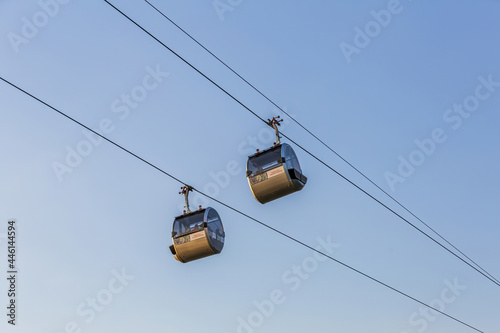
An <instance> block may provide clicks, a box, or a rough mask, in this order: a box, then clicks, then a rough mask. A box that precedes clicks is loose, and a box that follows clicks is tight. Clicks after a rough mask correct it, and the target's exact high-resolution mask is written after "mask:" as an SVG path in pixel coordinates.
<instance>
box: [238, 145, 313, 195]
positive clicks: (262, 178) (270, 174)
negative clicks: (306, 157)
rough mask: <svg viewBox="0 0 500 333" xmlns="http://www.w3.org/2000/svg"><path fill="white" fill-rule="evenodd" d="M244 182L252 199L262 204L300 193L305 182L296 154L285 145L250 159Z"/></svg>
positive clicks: (257, 154)
mask: <svg viewBox="0 0 500 333" xmlns="http://www.w3.org/2000/svg"><path fill="white" fill-rule="evenodd" d="M247 179H248V185H249V186H250V189H251V190H252V193H253V196H254V197H255V199H257V201H258V202H260V203H262V204H264V203H266V202H269V201H272V200H275V199H278V198H281V197H283V196H285V195H288V194H290V193H293V192H297V191H300V190H301V189H302V188H303V187H304V185H305V184H306V182H307V177H306V176H304V175H303V174H302V169H301V168H300V165H299V160H298V159H297V156H296V155H295V152H294V151H293V149H292V147H291V146H290V145H288V144H286V143H283V144H278V145H275V146H274V147H272V148H269V149H267V150H263V151H261V152H259V151H257V153H256V154H254V155H252V156H249V157H248V162H247Z"/></svg>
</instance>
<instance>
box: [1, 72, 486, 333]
mask: <svg viewBox="0 0 500 333" xmlns="http://www.w3.org/2000/svg"><path fill="white" fill-rule="evenodd" d="M0 80H2V81H3V82H5V83H7V84H8V85H10V86H11V87H13V88H15V89H17V90H18V91H20V92H22V93H24V94H25V95H27V96H29V97H31V98H32V99H34V100H36V101H38V102H39V103H41V104H43V105H45V106H46V107H48V108H49V109H51V110H53V111H55V112H57V113H58V114H60V115H61V116H63V117H65V118H67V119H69V120H71V121H72V122H74V123H76V124H77V125H79V126H81V127H83V128H85V129H86V130H88V131H90V132H92V133H94V134H95V135H97V136H99V137H101V138H102V139H104V140H105V141H107V142H109V143H110V144H112V145H113V146H115V147H117V148H119V149H121V150H122V151H124V152H126V153H127V154H129V155H131V156H133V157H135V158H137V159H138V160H140V161H142V162H144V163H145V164H147V165H149V166H150V167H152V168H154V169H156V170H157V171H159V172H161V173H162V174H164V175H166V176H168V177H170V178H171V179H173V180H175V181H177V182H178V183H180V184H182V185H185V184H187V183H186V182H184V181H182V180H181V179H179V178H177V177H175V176H174V175H172V174H170V173H168V172H167V171H165V170H163V169H162V168H160V167H158V166H157V165H155V164H153V163H151V162H149V161H147V160H146V159H144V158H142V157H140V156H139V155H137V154H135V153H133V152H132V151H130V150H128V149H127V148H125V147H123V146H121V145H120V144H118V143H116V142H114V141H113V140H111V139H108V138H107V137H106V136H104V135H102V134H100V133H98V132H97V131H95V130H93V129H92V128H90V127H88V126H87V125H85V124H83V123H82V122H80V121H78V120H76V119H75V118H73V117H71V116H69V115H68V114H66V113H64V112H62V111H60V110H59V109H57V108H55V107H54V106H52V105H51V104H49V103H47V102H45V101H43V100H42V99H40V98H38V97H36V96H35V95H33V94H31V93H29V92H28V91H26V90H24V89H22V88H20V87H19V86H17V85H15V84H14V83H12V82H10V81H8V80H7V79H4V78H3V77H1V76H0ZM190 188H191V189H192V190H193V191H196V192H198V193H199V194H201V195H203V196H205V197H206V198H208V199H210V200H213V201H215V202H217V203H219V204H220V205H222V206H224V207H226V208H228V209H230V210H232V211H234V212H236V213H238V214H239V215H241V216H244V217H246V218H247V219H249V220H251V221H254V222H256V223H258V224H260V225H261V226H263V227H265V228H267V229H269V230H271V231H273V232H275V233H277V234H279V235H281V236H283V237H286V238H288V239H289V240H291V241H293V242H295V243H297V244H299V245H302V246H303V247H305V248H308V249H309V250H312V251H314V252H316V253H318V254H320V255H323V256H325V257H326V258H328V259H330V260H332V261H334V262H336V263H338V264H340V265H342V266H344V267H345V268H348V269H349V270H351V271H354V272H356V273H358V274H360V275H362V276H364V277H366V278H368V279H370V280H372V281H374V282H376V283H377V284H379V285H382V286H384V287H386V288H388V289H390V290H392V291H394V292H396V293H398V294H400V295H402V296H404V297H406V298H409V299H411V300H412V301H414V302H416V303H419V304H420V305H423V306H425V307H427V308H429V309H432V310H434V311H436V312H438V313H440V314H442V315H444V316H446V317H448V318H450V319H452V320H454V321H456V322H458V323H460V324H462V325H464V326H467V327H469V328H470V329H472V330H474V331H477V332H480V333H485V332H484V331H481V330H479V329H478V328H476V327H474V326H472V325H470V324H468V323H466V322H464V321H462V320H460V319H458V318H456V317H454V316H452V315H449V314H447V313H445V312H443V311H441V310H439V309H436V308H435V307H433V306H431V305H427V304H426V303H424V302H423V301H420V300H419V299H417V298H415V297H413V296H411V295H409V294H407V293H405V292H403V291H401V290H399V289H397V288H395V287H392V286H390V285H389V284H387V283H384V282H382V281H380V280H378V279H376V278H374V277H372V276H371V275H369V274H367V273H364V272H362V271H360V270H359V269H356V268H354V267H352V266H350V265H348V264H346V263H344V262H342V261H340V260H338V259H335V258H334V257H332V256H330V255H328V254H326V253H324V252H322V251H320V250H317V249H315V248H314V247H312V246H311V245H308V244H306V243H304V242H303V241H301V240H299V239H297V238H295V237H293V236H290V235H288V234H286V233H285V232H283V231H280V230H278V229H276V228H274V227H272V226H270V225H269V224H266V223H264V222H262V221H260V220H258V219H256V218H254V217H252V216H250V215H248V214H247V213H244V212H243V211H241V210H239V209H237V208H234V207H232V206H231V205H229V204H226V203H224V202H222V201H220V200H218V199H216V198H214V197H212V196H210V195H208V194H206V193H204V192H202V191H200V190H198V189H196V188H194V187H191V186H190Z"/></svg>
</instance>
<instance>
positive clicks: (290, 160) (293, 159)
mask: <svg viewBox="0 0 500 333" xmlns="http://www.w3.org/2000/svg"><path fill="white" fill-rule="evenodd" d="M285 162H286V167H287V169H295V170H297V171H298V172H300V173H302V170H301V169H300V165H299V160H298V159H297V155H295V152H294V151H293V149H292V147H290V146H289V145H286V146H285Z"/></svg>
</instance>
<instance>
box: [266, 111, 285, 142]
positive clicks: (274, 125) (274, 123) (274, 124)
mask: <svg viewBox="0 0 500 333" xmlns="http://www.w3.org/2000/svg"><path fill="white" fill-rule="evenodd" d="M278 119H280V116H277V117H273V119H268V120H267V124H268V125H269V126H271V127H272V128H273V129H274V131H275V132H276V145H279V144H280V138H281V137H280V132H279V131H278V126H281V124H280V123H281V122H282V121H283V119H280V120H278Z"/></svg>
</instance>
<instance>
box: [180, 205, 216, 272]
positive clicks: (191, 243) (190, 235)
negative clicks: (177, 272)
mask: <svg viewBox="0 0 500 333" xmlns="http://www.w3.org/2000/svg"><path fill="white" fill-rule="evenodd" d="M224 238H225V233H224V227H223V226H222V221H221V219H220V216H219V214H218V213H217V211H216V210H215V209H213V208H211V207H208V208H206V209H200V210H197V211H195V212H191V213H187V214H184V215H181V216H177V217H176V218H175V220H174V225H173V228H172V242H173V245H171V246H170V251H171V252H172V254H173V255H174V256H175V259H177V260H178V261H180V262H183V263H186V262H189V261H193V260H197V259H201V258H204V257H208V256H211V255H213V254H219V253H220V252H221V251H222V248H223V247H224Z"/></svg>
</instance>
